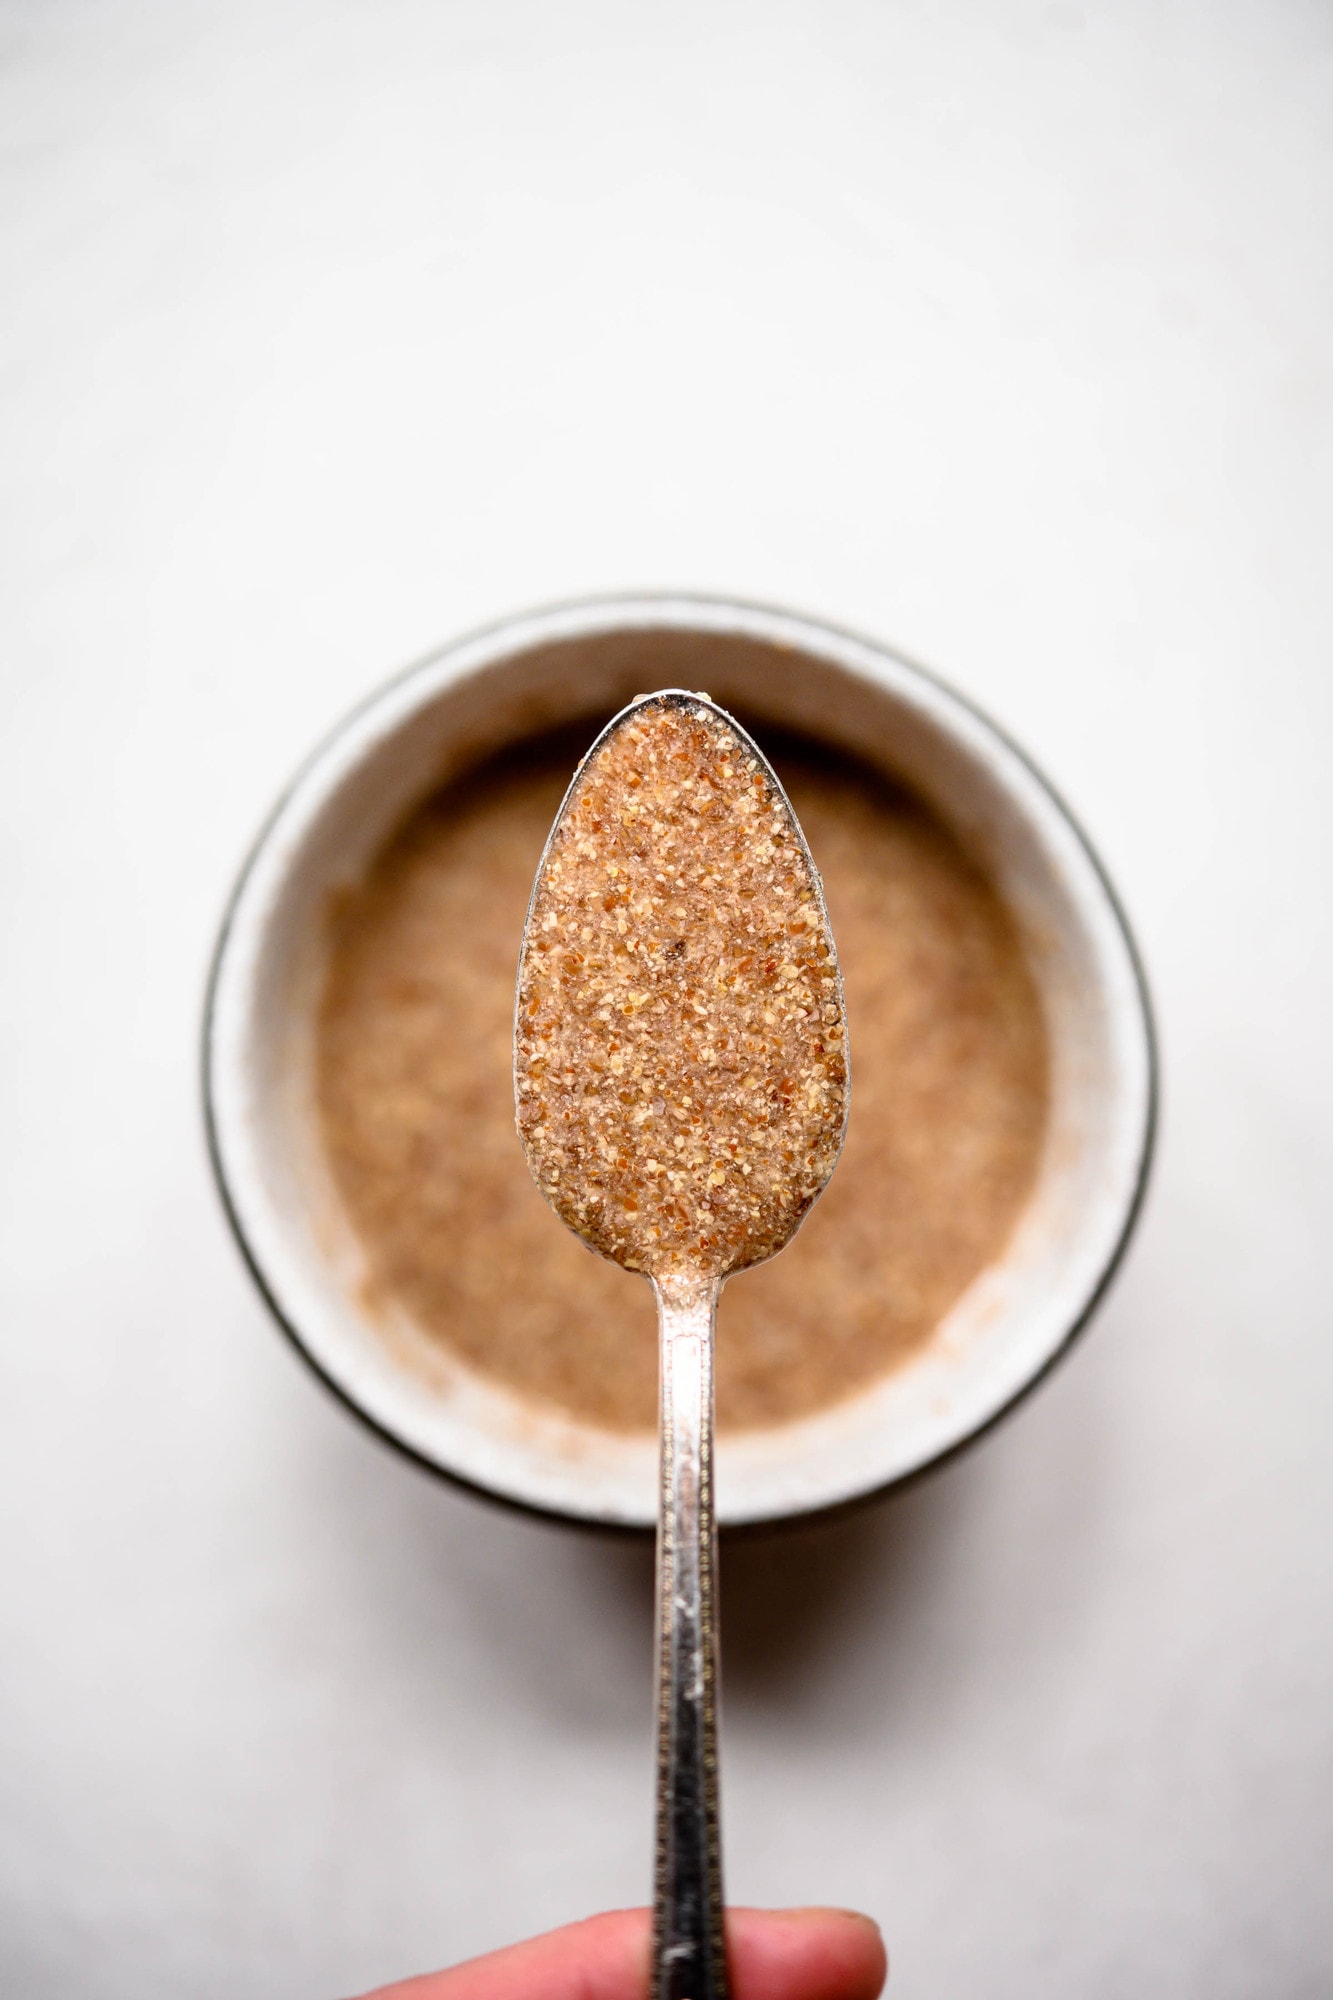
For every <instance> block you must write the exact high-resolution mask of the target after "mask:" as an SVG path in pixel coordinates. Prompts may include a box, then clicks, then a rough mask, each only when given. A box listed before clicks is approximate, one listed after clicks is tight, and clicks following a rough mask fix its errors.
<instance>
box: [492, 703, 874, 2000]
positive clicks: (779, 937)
mask: <svg viewBox="0 0 1333 2000" xmlns="http://www.w3.org/2000/svg"><path fill="white" fill-rule="evenodd" d="M514 1082H515V1100H516V1105H517V1113H518V1125H519V1132H520V1136H521V1138H522V1140H523V1144H524V1148H525V1150H526V1152H527V1156H528V1164H529V1166H530V1167H531V1169H532V1173H533V1177H534V1179H535V1180H536V1182H537V1185H538V1187H539V1188H540V1189H541V1191H542V1193H543V1194H544V1195H545V1196H546V1198H547V1200H548V1201H550V1203H551V1205H552V1206H553V1207H554V1208H555V1210H556V1212H557V1214H559V1215H560V1216H561V1218H562V1219H563V1220H564V1221H565V1222H567V1223H568V1224H569V1226H570V1227H571V1228H572V1229H574V1230H575V1231H576V1232H577V1233H578V1234H579V1235H580V1236H581V1237H582V1238H583V1239H584V1241H585V1242H586V1243H588V1244H589V1246H590V1247H591V1248H593V1249H595V1250H597V1251H599V1252H600V1253H601V1254H602V1255H603V1256H606V1257H610V1258H612V1259H613V1260H614V1261H615V1262H617V1263H620V1264H622V1265H624V1266H625V1267H626V1268H627V1269H630V1270H637V1271H641V1272H643V1273H644V1275H645V1276H647V1277H648V1278H649V1280H650V1282H651V1283H652V1286H653V1290H654V1293H655V1295H656V1299H657V1312H658V1326H659V1331H660V1340H661V1377H660V1380H661V1400H660V1411H661V1483H660V1495H659V1498H660V1506H659V1516H658V1537H657V1603H658V1666H657V1846H656V1880H655V1889H654V1900H653V1947H652V1968H653V1987H652V1990H653V1996H654V2000H725V1996H726V1993H727V1972H726V1955H725V1948H724V1943H723V1935H722V1882H721V1861H720V1852H719V1832H718V1787H717V1642H716V1604H717V1595H716V1568H717V1536H716V1529H715V1523H714V1511H713V1334H714V1323H715V1319H716V1313H717V1301H718V1296H719V1293H720V1292H721V1289H722V1286H723V1284H724V1283H725V1282H726V1280H727V1278H729V1277H731V1276H733V1275H734V1274H735V1273H736V1272H737V1271H741V1270H745V1269H747V1268H748V1267H749V1266H751V1265H753V1264H757V1263H760V1262H762V1261H763V1260H764V1259H765V1258H767V1257H771V1256H773V1255H774V1254H775V1253H776V1252H777V1251H779V1250H780V1249H782V1247H783V1246H784V1244H786V1243H787V1242H788V1241H789V1240H790V1238H791V1236H792V1235H793V1234H794V1233H795V1231H796V1229H797V1227H798V1226H799V1224H800V1222H801V1220H802V1218H803V1216H804V1215H805V1214H806V1213H807V1211H808V1210H809V1208H810V1206H811V1204H812V1203H813V1202H814V1201H815V1200H816V1199H817V1198H818V1196H819V1194H820V1193H821V1192H822V1190H823V1188H824V1185H825V1183H826V1182H827V1180H828V1177H829V1175H830V1173H831V1172H832V1170H833V1167H834V1165H835V1163H836V1161H837V1157H838V1152H839V1150H840V1148H841V1145H842V1139H843V1133H844V1131H845V1128H846V1119H847V1102H848V1087H849V1084H848V1070H847V1050H846V1024H845V1013H844V1006H843V994H842V981H841V976H840V974H839V971H838V961H837V954H836V951H835V949H834V945H833V935H832V931H831V929H830V926H829V920H828V911H827V909H826V908H825V905H824V897H823V890H822V886H821V884H820V880H819V875H818V872H817V870H816V869H815V866H814V863H813V861H812V860H811V857H810V851H809V848H808V847H807V845H806V842H805V837H804V835H803V834H802V832H801V829H800V827H799V825H798V823H797V820H796V816H795V814H794V813H793V811H792V809H791V805H790V802H789V801H788V799H787V797H786V795H785V793H784V792H783V790H782V787H781V785H780V784H779V782H778V780H777V777H776V776H775V774H774V772H773V770H772V767H771V766H770V765H769V764H768V762H767V760H766V759H765V758H764V756H763V755H762V753H761V752H760V751H759V750H758V748H757V747H756V746H755V744H754V743H753V742H752V741H751V739H750V737H749V736H747V735H746V733H745V731H744V730H743V729H741V728H740V726H739V724H738V723H736V722H735V721H734V720H733V719H732V717H731V716H729V715H728V714H727V713H726V712H725V710H723V709H721V708H719V707H718V706H717V705H716V704H715V703H714V702H712V701H711V700H710V699H709V698H708V697H707V696H706V695H698V694H690V693H688V692H686V691H684V690H682V689H676V688H670V689H665V690H663V691H661V692H659V693H657V694H652V695H643V696H640V697H639V698H638V699H636V700H635V701H634V702H632V703H631V704H630V706H629V707H628V708H626V709H623V710H622V711H621V713H620V714H619V715H617V716H616V717H614V719H613V720H612V721H611V722H610V723H608V725H607V727H606V729H605V730H604V731H603V732H602V734H601V735H600V736H599V737H598V739H597V741H596V742H595V743H594V744H593V746H592V748H591V750H590V751H589V752H588V754H587V756H586V757H585V758H584V760H583V762H582V764H581V765H580V766H579V769H578V771H577V772H576V773H575V776H574V779H573V781H572V783H571V784H570V787H569V790H568V792H567V793H566V795H565V798H564V801H563V803H562V805H561V807H560V811H559V813H558V814H557V815H556V820H555V824H554V826H553V827H552V829H551V833H550V837H549V839H548V840H547V843H546V847H545V850H544V852H543V854H542V859H541V864H540V866H539V868H538V871H537V878H536V882H535V884H534V886H533V892H532V900H531V903H530V904H529V908H528V917H527V923H526V925H525V927H524V932H523V945H522V951H521V954H520V959H519V974H518V991H517V999H516V1007H515V1027H514Z"/></svg>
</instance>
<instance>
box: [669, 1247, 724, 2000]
mask: <svg viewBox="0 0 1333 2000" xmlns="http://www.w3.org/2000/svg"><path fill="white" fill-rule="evenodd" d="M654 1289H655V1290H656V1293H657V1311H658V1325H659V1328H660V1331H661V1356H662V1377H661V1380H662V1390H661V1395H662V1477H661V1494H660V1506H659V1512H658V1525H657V1606H658V1656H657V1878H656V1885H655V1893H654V1897H653V1983H652V1995H653V2000H726V1995H727V1967H726V1956H725V1951H724V1946H723V1941H722V1869H721V1858H720V1854H719V1839H718V1810H717V1646H716V1634H715V1630H714V1618H715V1605H716V1596H715V1587H714V1585H715V1577H716V1572H717V1533H716V1529H715V1527H714V1522H713V1323H714V1319H715V1316H716V1313H717V1296H718V1292H719V1290H720V1289H721V1287H720V1284H719V1283H718V1281H717V1280H716V1279H711V1278H707V1279H705V1278H695V1279H690V1278H667V1279H662V1280H660V1281H658V1282H657V1283H656V1285H655V1287H654Z"/></svg>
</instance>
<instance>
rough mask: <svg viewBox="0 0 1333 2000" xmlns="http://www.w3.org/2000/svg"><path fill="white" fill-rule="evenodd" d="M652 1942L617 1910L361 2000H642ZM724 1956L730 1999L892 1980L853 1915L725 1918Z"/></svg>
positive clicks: (834, 1998)
mask: <svg viewBox="0 0 1333 2000" xmlns="http://www.w3.org/2000/svg"><path fill="white" fill-rule="evenodd" d="M648 1942H649V1922H648V1912H647V1910H613V1911H610V1912H608V1914H607V1915H605V1916H600V1917H589V1918H588V1919H587V1920H586V1921H585V1922H584V1923H581V1924H567V1925H566V1926H565V1928H564V1929H563V1930H558V1931H547V1932H546V1934H545V1936H544V1937H536V1938H529V1939H528V1940H527V1941H526V1943H524V1944H514V1945H510V1946H508V1947H507V1948H506V1949H505V1950H504V1951H493V1952H490V1953H488V1954H487V1956H486V1957H485V1958H473V1959H469V1960H468V1962H467V1964H466V1965H456V1966H454V1967H453V1968H452V1969H451V1970H449V1971H447V1972H428V1973H426V1975H425V1976H424V1978H421V1979H408V1980H406V1981H404V1982H403V1983H402V1984H401V1985H398V1986H384V1987H381V1988H380V1989H379V1991H378V1992H376V1993H367V1994H365V1995H364V1996H363V2000H538V1996H540V2000H645V1996H646V1995H647V1992H648ZM727 1957H728V1960H729V1962H730V1966H731V1983H732V1991H733V2000H876V1995H877V1994H879V1993H880V1992H882V1990H883V1986H884V1980H885V1976H886V1974H887V1972H888V1961H887V1959H886V1958H885V1956H884V1944H883V1940H882V1939H881V1937H880V1934H879V1930H878V1928H877V1927H876V1926H875V1925H874V1924H873V1923H872V1922H871V1920H870V1918H869V1917H860V1916H856V1915H854V1914H853V1913H852V1912H851V1911H848V1910H728V1911H727Z"/></svg>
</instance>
